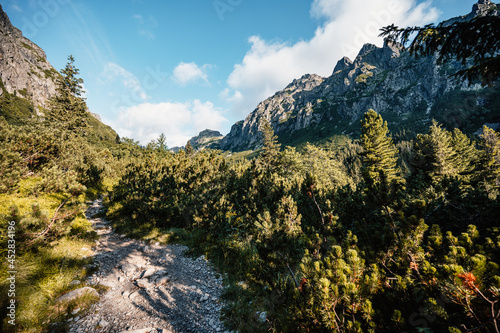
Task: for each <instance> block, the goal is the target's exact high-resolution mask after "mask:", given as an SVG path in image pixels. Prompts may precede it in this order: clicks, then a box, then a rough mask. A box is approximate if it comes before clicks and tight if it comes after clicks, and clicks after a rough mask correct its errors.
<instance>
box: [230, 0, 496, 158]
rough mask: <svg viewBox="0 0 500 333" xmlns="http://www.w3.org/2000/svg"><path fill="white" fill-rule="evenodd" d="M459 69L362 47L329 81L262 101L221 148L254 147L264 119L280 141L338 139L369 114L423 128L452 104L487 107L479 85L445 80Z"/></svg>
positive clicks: (309, 81) (298, 85)
mask: <svg viewBox="0 0 500 333" xmlns="http://www.w3.org/2000/svg"><path fill="white" fill-rule="evenodd" d="M489 9H493V10H497V6H496V5H495V4H491V3H490V1H489V0H480V2H479V3H478V4H475V5H474V7H473V12H472V13H471V14H469V15H466V16H462V17H460V18H456V19H452V20H448V21H446V22H443V24H451V23H453V22H454V21H453V20H466V19H471V18H473V17H474V16H475V15H481V13H484V12H485V11H487V10H489ZM450 22H451V23H450ZM459 66H460V65H459V64H458V63H453V62H450V63H447V64H444V65H437V64H436V59H435V58H433V57H426V58H418V59H417V58H414V57H412V56H410V55H409V54H408V53H407V52H403V51H402V49H401V47H400V46H399V45H396V44H392V43H386V44H385V45H384V46H383V47H381V48H379V47H377V46H375V45H372V44H366V45H364V46H363V48H362V49H361V50H360V52H359V54H358V55H357V57H356V58H355V59H354V60H350V59H349V58H347V57H344V58H342V59H341V60H339V61H338V63H337V65H336V66H335V68H334V70H333V73H332V75H331V76H329V77H320V76H318V75H315V74H306V75H304V76H303V77H301V78H300V79H297V80H294V81H293V82H292V83H291V84H289V85H288V86H287V87H286V88H285V89H283V90H281V91H279V92H277V93H276V94H274V96H271V97H270V98H268V99H266V100H265V101H263V102H261V103H260V104H259V105H258V106H257V108H256V109H255V110H254V111H253V112H252V113H250V114H249V115H248V116H247V117H246V119H245V120H243V121H240V122H238V123H236V124H234V125H233V127H232V128H231V132H230V133H229V134H228V135H227V136H226V137H224V138H223V139H222V141H221V148H222V149H224V150H232V151H241V150H247V149H256V148H258V147H259V146H260V142H261V136H260V131H259V130H260V124H261V120H262V119H267V120H268V121H270V123H271V125H272V126H273V128H274V131H275V133H276V134H277V135H278V136H279V137H280V139H281V138H283V137H289V138H291V137H293V136H297V135H302V134H304V133H306V132H312V131H316V132H318V131H319V132H320V131H321V130H323V132H325V131H329V132H330V133H333V134H342V133H344V132H346V131H349V130H350V126H351V125H352V124H353V123H357V120H358V119H359V118H360V117H361V116H362V115H363V114H364V113H365V112H366V111H367V110H368V109H374V110H376V111H377V112H379V113H381V114H383V115H384V117H385V118H386V119H389V121H390V122H392V123H393V124H398V123H399V124H402V123H404V122H405V121H412V122H419V123H422V124H426V123H429V122H430V121H431V119H432V118H438V120H439V119H441V118H443V117H448V116H449V115H448V116H446V115H444V113H446V112H448V113H450V112H452V111H451V110H448V109H447V108H446V103H447V101H448V100H451V99H460V98H463V99H467V100H468V101H469V99H473V100H471V101H469V102H470V103H471V104H473V105H474V104H475V105H476V106H478V105H479V106H481V107H483V108H484V107H488V105H490V104H491V102H492V101H491V99H492V98H496V97H495V94H493V95H492V94H491V91H489V94H488V92H486V91H483V90H484V89H483V87H481V86H480V85H472V86H468V85H466V84H463V83H459V82H456V81H454V80H453V79H451V78H450V77H449V76H450V74H452V73H455V72H456V71H457V70H458V69H459ZM462 93H463V94H465V95H461V94H462ZM457 96H460V97H457ZM492 96H494V97H492ZM496 100H497V101H498V98H496ZM451 102H456V101H455V100H454V101H450V103H451ZM455 104H456V103H455ZM449 106H450V108H451V105H449ZM449 117H455V116H449ZM451 120H452V121H462V120H455V119H451ZM455 125H456V124H455ZM459 125H460V124H459ZM322 135H323V136H325V135H328V133H323V134H322Z"/></svg>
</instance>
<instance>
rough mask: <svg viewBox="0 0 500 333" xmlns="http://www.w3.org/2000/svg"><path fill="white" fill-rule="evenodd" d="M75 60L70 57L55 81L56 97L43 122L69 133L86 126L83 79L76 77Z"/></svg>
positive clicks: (51, 101) (78, 71) (51, 102)
mask: <svg viewBox="0 0 500 333" xmlns="http://www.w3.org/2000/svg"><path fill="white" fill-rule="evenodd" d="M74 62H75V58H74V57H73V56H72V55H70V56H69V57H68V63H67V64H66V67H65V68H64V69H62V70H61V76H60V77H59V78H58V79H57V85H58V87H57V95H56V96H54V97H53V98H52V99H51V100H50V101H49V104H50V107H49V110H48V112H47V113H46V114H45V120H46V121H47V122H49V123H50V124H51V125H53V126H58V127H62V128H64V129H67V130H70V131H78V130H81V129H82V128H85V127H87V126H88V124H87V116H88V115H87V104H86V103H85V100H84V98H82V97H81V96H82V94H83V92H84V91H83V79H81V78H78V77H77V75H78V74H79V73H80V70H79V69H77V68H76V67H75V65H74Z"/></svg>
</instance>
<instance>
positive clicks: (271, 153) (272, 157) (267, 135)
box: [261, 119, 281, 168]
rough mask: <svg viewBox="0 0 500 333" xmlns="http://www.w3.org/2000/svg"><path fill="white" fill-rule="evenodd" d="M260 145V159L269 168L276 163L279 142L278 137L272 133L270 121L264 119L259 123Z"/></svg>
mask: <svg viewBox="0 0 500 333" xmlns="http://www.w3.org/2000/svg"><path fill="white" fill-rule="evenodd" d="M261 133H262V142H263V144H264V146H263V147H262V154H261V159H262V161H263V162H264V164H265V165H266V166H267V167H268V168H269V167H272V166H274V165H275V164H276V162H277V160H278V155H279V152H280V147H281V144H279V143H278V137H277V136H276V135H274V130H273V128H272V126H271V123H270V122H269V121H268V120H267V119H264V120H263V121H262V123H261Z"/></svg>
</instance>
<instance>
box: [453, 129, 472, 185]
mask: <svg viewBox="0 0 500 333" xmlns="http://www.w3.org/2000/svg"><path fill="white" fill-rule="evenodd" d="M451 144H452V146H453V149H454V150H455V154H456V158H455V159H454V164H455V172H456V173H457V174H459V175H461V176H462V178H464V180H467V181H468V180H469V178H470V176H471V175H472V173H473V172H474V167H475V162H476V160H477V149H476V147H475V145H474V143H473V142H472V141H471V139H469V138H468V137H467V135H465V134H464V133H462V131H460V130H459V129H458V128H455V129H453V132H452V133H451Z"/></svg>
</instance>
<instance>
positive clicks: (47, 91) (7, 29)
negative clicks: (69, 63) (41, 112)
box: [0, 5, 59, 110]
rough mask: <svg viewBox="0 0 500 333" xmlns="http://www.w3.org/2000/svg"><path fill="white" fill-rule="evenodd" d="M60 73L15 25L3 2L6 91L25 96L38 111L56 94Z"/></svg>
mask: <svg viewBox="0 0 500 333" xmlns="http://www.w3.org/2000/svg"><path fill="white" fill-rule="evenodd" d="M58 75H59V73H58V72H57V71H56V70H55V69H54V67H52V65H51V64H50V63H49V62H48V61H47V57H46V55H45V52H44V51H43V50H42V49H41V48H40V47H38V46H37V45H36V44H35V43H33V42H32V41H30V40H29V39H27V38H25V37H23V34H22V33H21V31H20V30H19V29H17V28H15V27H14V26H13V25H12V24H11V22H10V20H9V17H8V16H7V14H6V13H5V12H4V11H3V9H2V6H1V5H0V79H1V81H2V84H3V89H0V96H1V95H2V94H3V93H4V91H6V92H8V93H9V94H16V95H18V96H22V97H25V98H26V99H28V100H29V101H31V102H33V105H34V106H35V110H38V107H46V106H47V100H48V99H49V98H50V97H52V96H54V95H55V94H56V84H55V79H56V77H57V76H58Z"/></svg>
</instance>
